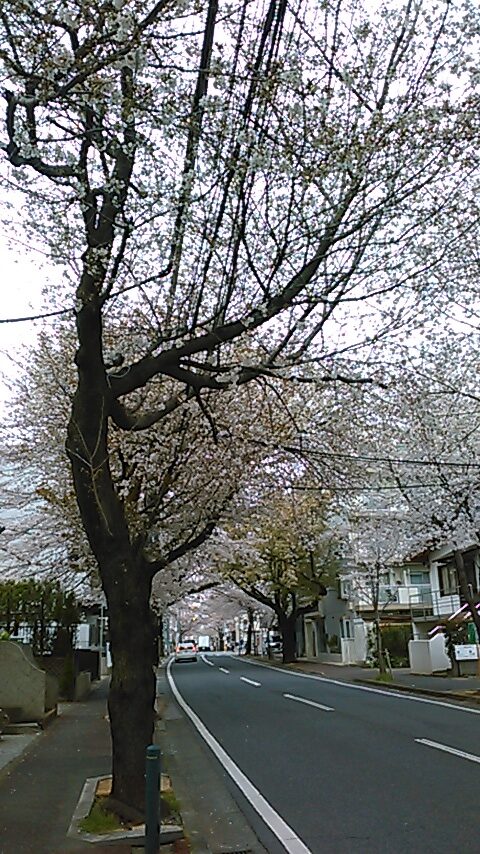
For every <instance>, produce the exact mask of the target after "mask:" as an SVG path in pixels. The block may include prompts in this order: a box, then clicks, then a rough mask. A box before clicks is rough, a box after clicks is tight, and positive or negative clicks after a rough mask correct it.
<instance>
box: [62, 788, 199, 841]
mask: <svg viewBox="0 0 480 854" xmlns="http://www.w3.org/2000/svg"><path fill="white" fill-rule="evenodd" d="M108 776H109V775H108V774H102V776H101V777H88V778H87V779H86V780H85V783H84V786H83V789H82V791H81V793H80V797H79V799H78V802H77V806H76V807H75V811H74V813H73V816H72V820H71V822H70V826H69V828H68V831H67V837H69V838H70V839H77V840H81V841H83V842H90V843H92V844H94V845H95V844H96V843H98V842H103V843H107V844H108V843H110V842H122V841H123V840H135V842H140V843H142V844H144V843H145V825H144V824H143V825H140V827H137V828H135V829H134V830H115V831H113V832H112V833H86V832H85V831H82V830H80V827H79V825H80V822H81V821H82V820H83V819H84V818H86V817H87V815H88V814H89V812H90V810H91V808H92V804H93V801H94V799H95V793H96V790H97V783H99V782H100V780H105V779H106V778H107V777H108ZM183 835H184V832H183V827H179V826H178V825H173V824H172V825H169V824H168V825H167V824H162V825H161V826H160V844H161V845H164V844H166V843H168V842H175V841H176V840H177V839H182V838H183Z"/></svg>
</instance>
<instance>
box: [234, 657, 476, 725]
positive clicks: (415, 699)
mask: <svg viewBox="0 0 480 854" xmlns="http://www.w3.org/2000/svg"><path fill="white" fill-rule="evenodd" d="M245 663H248V664H252V665H253V666H254V667H265V668H267V670H274V671H276V672H277V673H286V674H287V675H288V676H299V677H300V678H301V679H313V680H314V681H316V682H327V683H328V684H330V685H339V686H340V688H351V689H352V690H353V691H366V692H367V693H369V694H381V695H382V697H394V698H395V699H396V700H409V701H410V702H411V703H427V705H429V706H443V707H444V708H445V709H453V710H454V711H457V712H466V713H467V714H469V715H480V709H470V708H468V707H467V706H457V705H456V704H455V703H446V702H444V701H443V700H431V699H430V698H428V699H427V698H426V697H414V696H413V694H407V693H405V694H403V693H402V694H400V693H398V692H397V691H391V690H390V689H389V690H388V691H382V689H381V688H369V687H368V685H353V684H352V683H351V682H344V681H340V680H339V679H328V677H327V676H314V674H313V673H299V672H298V670H285V669H284V668H283V667H272V666H271V665H270V664H264V663H263V662H262V661H248V662H245Z"/></svg>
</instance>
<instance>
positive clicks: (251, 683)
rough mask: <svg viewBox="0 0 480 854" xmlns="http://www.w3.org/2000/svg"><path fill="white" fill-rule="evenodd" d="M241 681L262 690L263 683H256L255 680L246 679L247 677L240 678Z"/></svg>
mask: <svg viewBox="0 0 480 854" xmlns="http://www.w3.org/2000/svg"><path fill="white" fill-rule="evenodd" d="M240 679H241V680H242V682H248V684H249V685H255V687H256V688H261V687H262V683H261V682H254V680H253V679H247V677H246V676H240Z"/></svg>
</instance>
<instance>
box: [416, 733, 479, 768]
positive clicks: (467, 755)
mask: <svg viewBox="0 0 480 854" xmlns="http://www.w3.org/2000/svg"><path fill="white" fill-rule="evenodd" d="M415 741H416V742H418V744H425V745H426V746H427V747H435V748H436V750H443V751H444V752H445V753H453V755H454V756H460V758H461V759H469V760H470V762H478V763H480V756H475V754H474V753H466V752H465V751H464V750H457V749H456V747H449V746H448V745H447V744H439V742H438V741H429V739H428V738H416V739H415Z"/></svg>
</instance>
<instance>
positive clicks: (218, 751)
mask: <svg viewBox="0 0 480 854" xmlns="http://www.w3.org/2000/svg"><path fill="white" fill-rule="evenodd" d="M167 678H168V681H169V684H170V688H171V689H172V691H173V695H174V697H175V699H176V701H177V703H178V705H179V706H180V708H181V709H183V711H184V712H185V714H186V715H188V717H189V718H190V720H191V721H192V723H193V725H194V726H195V727H196V729H197V730H198V732H199V733H200V735H201V736H202V738H203V739H204V741H206V743H207V744H208V746H209V748H210V750H211V751H212V753H214V754H215V756H216V757H217V759H218V761H219V762H221V764H222V765H223V767H224V768H225V771H226V772H227V773H228V774H230V777H231V778H232V780H233V781H234V782H235V783H236V785H237V786H238V788H239V789H240V791H241V793H242V795H243V796H244V797H245V798H246V799H247V800H248V801H249V802H250V803H251V805H252V807H253V808H254V810H256V811H257V813H258V814H259V816H260V818H261V819H262V820H263V821H264V822H265V824H266V825H267V827H269V828H270V830H271V831H272V833H273V834H274V835H275V836H276V837H277V839H278V840H279V841H280V843H281V844H282V845H283V847H284V848H285V851H287V852H288V854H312V852H311V851H310V849H309V848H307V846H306V845H305V844H304V843H303V842H302V840H301V839H300V837H299V836H297V835H296V833H294V831H293V830H292V828H291V827H289V825H288V824H287V823H286V822H285V821H284V820H283V818H282V817H281V816H280V815H279V814H278V813H277V812H275V810H274V809H273V807H272V806H270V804H269V803H268V801H267V800H266V798H264V797H263V795H262V794H261V793H260V792H259V791H258V789H256V788H255V786H254V785H253V783H251V782H250V780H249V779H248V777H247V776H246V775H245V774H244V773H243V771H241V770H240V768H239V767H238V765H236V764H235V762H234V761H233V759H231V758H230V756H229V755H228V753H227V752H226V750H224V749H223V747H222V746H221V745H220V744H219V743H218V741H217V740H216V739H215V738H214V737H213V735H212V734H211V732H210V731H209V730H208V729H207V728H206V726H205V724H204V723H203V722H202V721H201V720H200V718H199V717H198V715H196V714H195V712H194V711H193V709H191V708H190V706H189V705H188V704H187V703H186V702H185V700H184V699H183V697H182V695H181V694H180V691H179V690H178V688H177V686H176V685H175V682H174V679H173V676H172V662H171V661H169V662H168V664H167Z"/></svg>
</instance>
